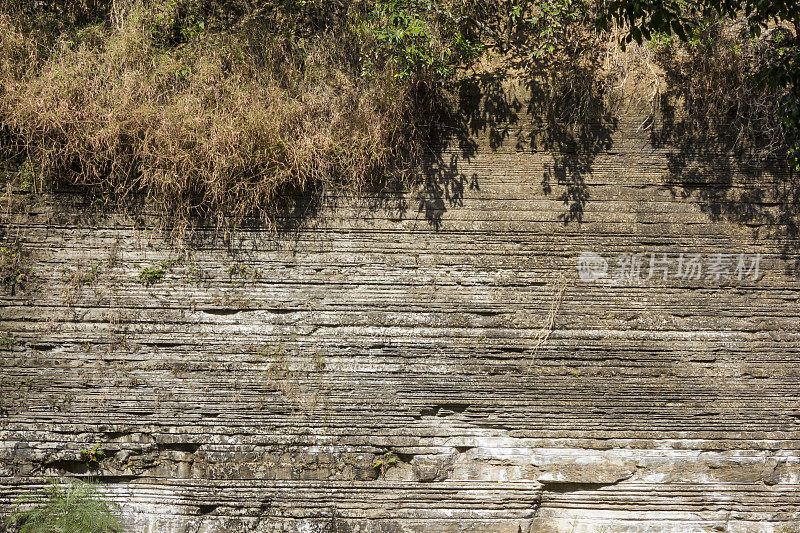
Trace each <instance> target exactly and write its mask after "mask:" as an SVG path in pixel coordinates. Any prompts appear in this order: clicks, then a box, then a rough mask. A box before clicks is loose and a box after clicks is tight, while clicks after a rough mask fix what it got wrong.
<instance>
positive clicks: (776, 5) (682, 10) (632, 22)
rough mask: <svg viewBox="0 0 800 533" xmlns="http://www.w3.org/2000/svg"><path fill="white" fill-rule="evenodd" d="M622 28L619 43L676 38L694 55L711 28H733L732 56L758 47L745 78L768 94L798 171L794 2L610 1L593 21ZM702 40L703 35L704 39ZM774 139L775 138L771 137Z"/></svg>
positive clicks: (798, 22)
mask: <svg viewBox="0 0 800 533" xmlns="http://www.w3.org/2000/svg"><path fill="white" fill-rule="evenodd" d="M612 23H616V24H618V25H620V26H621V27H623V28H626V33H624V36H623V39H622V41H621V44H622V45H623V47H624V45H625V43H630V42H632V41H636V42H637V43H640V44H641V43H642V41H643V40H649V39H651V38H652V39H653V40H654V43H655V44H654V46H655V47H656V48H661V49H663V48H666V47H668V46H669V45H670V44H671V37H672V36H675V37H677V38H678V39H680V41H682V42H684V43H686V44H687V45H688V46H689V47H690V48H691V49H692V50H693V51H694V53H695V54H702V53H703V49H704V48H713V47H715V46H717V45H718V43H717V42H716V41H715V40H714V38H713V37H712V35H713V31H712V30H713V28H714V27H715V26H719V25H721V24H723V23H728V24H731V25H733V24H738V25H740V26H741V32H740V35H739V38H738V42H736V43H735V44H734V45H733V46H732V51H733V52H734V54H735V55H736V56H741V55H742V53H743V51H744V50H745V49H746V48H750V49H751V51H752V49H754V48H756V47H757V46H754V45H761V46H760V49H759V50H758V51H757V53H756V54H754V56H757V61H758V65H757V66H756V67H755V68H751V69H748V70H749V71H748V72H746V74H747V75H748V76H749V77H750V78H751V79H754V80H757V81H758V82H759V83H760V84H761V85H762V86H763V87H765V88H766V89H767V91H772V92H773V93H774V94H775V95H776V98H777V101H778V106H777V111H776V113H775V115H773V116H777V117H780V120H779V122H780V125H781V128H780V129H781V132H780V139H777V141H778V142H780V143H781V144H782V145H783V149H784V151H785V154H786V155H787V156H788V159H789V162H790V167H791V168H792V170H794V171H795V172H800V2H797V1H796V0H612V1H611V2H609V3H608V4H607V5H606V7H605V9H604V11H603V12H602V13H601V15H600V16H599V17H598V19H597V25H598V27H600V28H608V27H609V26H610V24H612ZM792 30H793V33H794V35H793V36H792V35H791V33H792ZM704 36H705V37H704ZM771 137H772V140H773V141H775V140H776V138H777V136H776V135H771Z"/></svg>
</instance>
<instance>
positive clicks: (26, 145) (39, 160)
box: [0, 6, 425, 227]
mask: <svg viewBox="0 0 800 533" xmlns="http://www.w3.org/2000/svg"><path fill="white" fill-rule="evenodd" d="M154 17H161V18H163V15H159V14H158V11H157V10H153V9H147V10H145V9H143V8H142V7H141V6H138V7H137V6H133V7H131V8H129V9H128V10H126V11H125V12H122V13H119V12H118V13H116V14H115V16H114V20H115V23H114V24H113V25H112V24H108V23H104V24H99V25H93V26H86V27H84V28H83V29H82V30H81V32H80V33H79V34H77V35H76V34H71V35H70V37H69V38H63V37H62V38H61V39H60V40H59V41H57V42H55V43H53V44H52V45H51V47H50V48H47V50H48V54H49V55H48V56H47V57H41V56H40V55H39V54H40V50H41V49H42V46H41V43H37V42H36V35H35V34H27V35H26V34H23V32H22V31H21V29H20V24H19V23H18V21H15V20H13V19H12V18H10V17H9V16H7V15H6V16H3V17H2V18H0V61H1V63H0V76H2V79H0V85H2V87H4V89H3V92H2V94H0V120H2V126H3V127H4V128H5V130H6V131H7V132H10V134H11V136H12V137H13V138H14V140H15V144H16V146H17V147H20V148H21V149H22V150H24V158H25V161H24V163H23V165H24V166H27V167H29V168H30V169H32V171H33V173H34V174H36V175H37V176H38V177H39V178H40V179H42V178H43V179H45V180H46V181H47V182H50V183H53V182H62V183H67V184H72V185H81V186H87V185H88V186H92V187H95V188H96V189H98V190H100V191H102V192H104V193H106V194H108V193H110V195H111V196H112V197H116V198H117V199H119V198H121V197H126V196H128V195H131V194H134V193H140V192H146V193H147V194H148V195H149V197H150V198H151V199H152V200H153V202H152V203H153V205H155V206H157V207H158V209H159V210H160V211H161V214H162V215H164V220H165V222H166V223H169V224H175V223H177V224H178V226H179V227H180V226H181V225H185V224H186V223H187V222H189V221H190V220H191V219H192V218H193V217H197V216H200V217H213V218H214V219H216V221H217V222H218V223H219V224H230V223H238V222H240V221H241V220H243V219H244V218H245V217H248V216H254V215H256V216H260V217H262V218H264V219H267V220H269V219H270V218H271V216H272V215H273V214H274V208H275V205H276V202H277V201H278V200H279V198H280V196H281V195H283V194H287V193H292V192H296V191H308V190H310V189H313V190H319V189H320V188H324V187H326V186H327V185H329V184H331V183H335V184H337V185H339V186H346V187H350V188H358V187H359V186H361V185H362V184H364V183H365V182H366V181H367V180H369V179H371V178H373V177H374V176H376V175H379V174H382V173H386V172H391V171H393V170H396V169H397V168H399V167H398V166H397V165H396V163H397V161H398V160H399V159H401V158H404V157H408V156H409V154H410V152H411V149H412V148H413V146H414V144H413V140H414V139H415V138H416V131H415V128H414V126H415V124H416V123H417V122H418V121H417V120H415V119H414V117H412V116H411V115H413V114H414V113H416V112H417V111H416V110H417V99H416V98H414V95H413V94H412V93H413V92H414V91H417V90H420V88H421V87H422V86H424V83H425V82H424V81H423V80H421V79H418V80H413V81H410V82H409V81H406V82H403V83H400V82H398V80H396V78H394V77H393V76H392V73H391V72H388V71H387V72H378V73H377V74H376V75H373V76H372V77H370V79H368V80H367V79H364V78H363V77H362V76H361V73H360V72H358V71H356V70H355V69H354V68H351V67H349V65H352V64H354V63H355V62H353V61H352V60H351V59H352V58H351V57H348V56H349V55H352V54H353V53H358V51H357V50H353V49H352V48H353V47H352V46H350V45H349V44H348V42H347V39H348V36H347V35H346V34H340V35H336V34H327V35H325V36H324V38H319V37H318V38H313V37H312V38H309V39H305V40H302V41H301V42H295V43H292V42H289V41H287V40H284V39H281V38H279V37H276V36H275V35H274V34H271V33H269V32H267V31H260V29H259V28H258V27H253V26H251V27H247V28H243V27H239V28H237V29H235V30H234V31H225V32H214V31H202V32H198V35H193V36H191V37H190V38H189V39H187V40H186V42H183V43H181V44H179V45H177V46H163V43H162V42H159V38H158V32H157V31H154V30H153V28H154V26H155V25H156V23H157V22H158V20H156V21H154V20H153V18H154ZM37 45H38V46H37Z"/></svg>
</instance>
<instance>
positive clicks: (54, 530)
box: [6, 479, 121, 533]
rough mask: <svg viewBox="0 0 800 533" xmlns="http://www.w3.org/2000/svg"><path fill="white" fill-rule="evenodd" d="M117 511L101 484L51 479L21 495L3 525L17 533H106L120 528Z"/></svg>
mask: <svg viewBox="0 0 800 533" xmlns="http://www.w3.org/2000/svg"><path fill="white" fill-rule="evenodd" d="M117 511H118V507H117V505H116V504H114V503H113V502H110V501H108V500H107V499H106V498H105V497H104V496H103V494H102V492H101V490H100V485H98V484H95V483H87V482H82V481H69V482H66V483H60V482H59V481H57V480H55V479H53V480H51V481H50V484H49V485H48V486H46V487H44V489H42V490H41V491H39V492H37V493H35V494H32V495H30V496H27V497H23V498H20V499H19V500H18V501H17V504H16V510H15V511H14V512H13V513H11V515H10V516H9V518H8V519H7V521H6V525H7V526H8V527H15V528H16V531H17V532H18V533H107V532H111V531H120V529H121V524H120V521H119V519H118V518H117V517H116V516H115V515H114V513H115V512H117Z"/></svg>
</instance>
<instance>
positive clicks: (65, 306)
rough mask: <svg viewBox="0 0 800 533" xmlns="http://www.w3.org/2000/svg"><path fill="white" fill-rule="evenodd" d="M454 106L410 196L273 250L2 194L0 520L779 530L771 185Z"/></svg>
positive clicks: (364, 199)
mask: <svg viewBox="0 0 800 533" xmlns="http://www.w3.org/2000/svg"><path fill="white" fill-rule="evenodd" d="M462 97H463V101H462V104H463V105H465V106H467V107H469V109H470V110H469V111H468V112H465V115H464V116H465V117H467V120H466V121H465V123H464V124H463V125H462V126H463V127H464V128H466V129H465V130H464V136H463V138H461V139H460V142H456V141H454V142H452V143H450V144H449V145H448V146H447V147H443V148H441V149H437V150H435V151H434V152H432V153H431V154H429V155H428V156H427V157H426V161H425V164H424V165H423V168H422V169H421V171H420V172H421V180H420V183H418V185H417V186H416V187H415V188H413V190H409V191H400V192H396V193H391V194H390V193H387V192H380V193H374V194H371V193H364V194H362V195H360V196H359V197H357V198H349V197H339V198H334V197H328V198H326V199H325V200H324V201H323V202H322V203H321V204H320V205H319V206H318V209H316V210H315V211H314V212H311V210H310V209H309V210H303V209H298V210H296V212H295V216H296V217H297V218H296V220H295V222H297V224H296V225H295V227H293V228H291V229H286V228H287V226H289V224H285V225H284V226H283V229H281V230H280V231H278V232H275V231H271V230H269V229H266V228H260V227H257V226H254V227H251V228H243V229H241V230H238V231H236V232H234V233H230V234H227V235H226V234H221V233H217V232H215V231H214V229H213V228H206V229H204V228H203V227H200V228H199V229H198V230H197V231H196V232H195V234H194V235H193V236H192V237H191V238H189V239H187V240H184V241H181V242H175V241H168V240H166V239H165V238H163V234H162V233H161V232H159V231H155V230H153V229H152V228H153V227H154V226H155V225H156V223H157V220H155V219H154V217H153V216H152V215H150V214H148V212H147V208H146V207H145V208H144V209H143V210H142V211H140V212H138V211H137V212H136V213H135V214H130V213H128V214H122V213H117V214H113V213H112V214H109V213H104V214H99V213H95V212H94V210H93V208H92V205H91V203H90V201H89V200H87V199H86V198H85V197H83V196H80V195H74V194H68V193H59V194H52V195H48V196H34V195H28V194H24V193H22V192H19V191H17V192H13V191H10V192H9V193H8V194H7V195H6V197H5V199H4V200H5V205H4V211H5V214H4V216H5V222H6V225H5V240H6V244H4V246H6V251H4V258H5V259H4V260H5V261H6V262H7V265H6V267H7V271H8V272H10V273H11V274H13V275H9V276H6V283H5V286H4V287H3V293H2V300H0V302H1V303H0V305H2V316H0V331H2V346H0V350H2V359H0V364H1V365H2V366H1V367H0V372H1V375H0V380H1V381H0V388H1V394H2V396H1V397H2V407H1V408H0V409H1V411H0V512H7V511H8V510H9V508H10V506H11V504H12V502H13V501H14V499H15V498H16V497H17V496H18V495H20V494H21V493H24V492H26V491H29V490H33V489H35V488H36V487H39V486H41V485H42V484H43V476H46V475H53V476H68V475H75V476H85V477H88V476H91V477H96V478H98V479H99V480H101V481H103V482H105V483H106V490H107V492H108V493H109V495H110V496H111V497H112V498H113V499H114V500H116V501H117V502H119V503H120V505H121V508H122V512H123V515H124V521H125V524H126V531H131V532H154V533H155V532H224V531H233V532H237V531H242V532H244V531H257V532H279V531H280V532H289V531H292V532H294V531H297V532H300V531H303V532H320V533H321V532H339V533H343V532H352V533H356V532H359V533H361V532H365V533H366V532H371V533H373V532H374V533H377V532H393V533H394V532H398V533H399V532H417V531H431V532H442V533H449V532H452V533H454V532H476V533H478V532H508V533H518V532H539V531H542V532H571V531H574V532H588V531H593V532H599V531H605V532H618V531H619V532H623V531H625V532H638V531H681V532H683V531H735V532H744V531H780V530H781V529H782V528H783V530H785V531H790V530H792V529H791V528H793V527H795V526H796V525H800V491H798V483H800V453H799V452H798V449H799V448H800V432H798V429H800V388H798V384H800V379H799V378H800V366H798V360H799V359H800V334H798V326H799V325H800V309H798V297H800V283H798V276H797V270H796V266H797V265H796V264H795V260H796V248H797V243H798V241H797V237H796V232H795V225H794V220H795V218H794V209H795V207H794V202H793V200H794V198H795V192H794V190H793V189H792V187H791V186H790V185H788V181H787V177H786V176H785V175H782V174H781V173H780V172H778V170H776V168H769V167H765V168H759V169H758V172H755V171H752V169H751V170H750V171H747V172H746V171H745V170H747V169H745V168H744V167H743V166H742V165H740V161H739V160H738V159H737V158H736V157H734V156H732V155H730V154H728V153H725V152H724V151H722V150H718V149H716V148H714V147H708V146H703V147H698V146H683V147H675V146H669V145H665V144H663V143H660V142H658V140H657V138H656V136H655V135H654V134H653V130H654V128H655V126H653V125H652V124H649V125H648V124H643V116H642V115H641V114H640V113H638V112H635V111H631V112H630V113H628V114H625V113H623V114H622V115H621V116H619V117H617V118H616V119H613V120H612V119H601V120H598V121H597V122H596V123H594V124H592V126H591V127H589V128H583V129H581V130H580V131H577V132H576V131H571V132H570V131H566V130H565V131H564V132H563V135H562V136H556V137H554V136H551V135H549V134H544V133H543V131H544V130H545V128H544V126H543V124H542V123H541V122H539V121H537V120H535V119H534V118H532V117H530V116H528V115H527V114H526V113H525V109H526V102H525V96H524V93H521V92H519V93H515V92H514V91H511V92H506V93H503V94H502V95H501V96H495V98H498V99H499V100H500V102H499V103H498V102H495V101H491V100H490V99H489V98H488V97H486V98H483V97H482V96H481V92H480V91H477V90H474V91H472V92H470V91H465V92H464V94H463V95H462ZM500 104H501V105H500ZM470 106H471V107H470ZM15 253H18V254H19V255H18V260H14V261H12V260H11V256H12V255H13V254H15Z"/></svg>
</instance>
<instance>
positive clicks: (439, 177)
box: [417, 67, 617, 230]
mask: <svg viewBox="0 0 800 533" xmlns="http://www.w3.org/2000/svg"><path fill="white" fill-rule="evenodd" d="M509 79H514V77H513V75H511V74H509V73H508V72H507V71H506V70H505V69H499V70H497V71H495V72H492V73H491V74H484V75H476V76H474V77H472V78H470V79H467V80H465V81H462V82H461V83H460V85H459V87H458V106H457V111H456V112H455V113H453V114H452V115H451V116H450V117H449V120H448V121H447V122H446V126H443V127H441V128H440V129H439V130H438V131H436V135H437V137H435V138H438V139H439V141H438V144H436V145H434V146H433V149H431V150H428V151H427V152H426V154H425V157H424V158H423V162H422V165H421V169H420V170H421V175H422V180H421V181H422V185H423V186H422V187H421V188H420V190H419V192H418V194H417V200H418V202H419V211H420V212H423V213H424V214H425V217H426V219H427V220H428V222H429V224H430V225H431V226H433V227H434V228H435V229H437V230H438V229H440V228H441V225H442V218H443V215H444V213H445V212H446V211H447V209H448V208H449V207H460V206H463V203H464V191H465V188H467V187H468V188H469V189H471V190H480V184H479V181H478V176H477V174H475V173H473V174H471V175H469V176H468V175H466V174H465V173H464V172H463V171H462V170H461V169H460V168H459V164H460V163H461V162H462V161H467V162H468V161H470V160H471V159H472V158H474V157H475V155H476V154H477V152H478V149H479V145H478V143H477V142H476V139H478V138H480V139H484V140H485V142H486V145H488V147H489V149H490V150H492V151H497V150H500V149H501V148H502V147H503V146H504V145H506V144H507V143H512V142H513V143H514V149H515V150H516V151H517V152H537V151H547V152H550V153H551V155H552V157H553V161H552V162H551V163H549V164H547V165H546V168H545V172H544V174H543V176H542V180H541V185H542V191H543V192H544V194H545V195H551V194H554V190H553V189H554V188H555V187H559V188H563V191H562V192H560V193H559V194H558V195H557V196H556V198H557V199H558V200H559V201H561V202H562V203H563V205H564V212H563V213H561V214H560V215H559V220H561V222H562V223H563V224H564V225H568V224H569V223H571V222H577V223H580V222H581V221H582V220H583V213H584V208H585V206H586V203H587V202H588V200H589V188H588V185H587V183H586V176H587V175H588V174H590V173H591V172H592V168H593V165H594V162H595V159H596V158H597V156H598V155H599V154H600V153H603V152H606V151H608V150H609V149H610V148H611V146H612V144H613V140H612V135H613V133H614V131H615V130H616V128H617V121H616V119H615V118H614V117H613V115H612V111H611V108H610V106H609V102H608V98H607V95H606V93H605V91H604V90H603V88H601V87H599V83H598V80H599V79H600V74H599V70H597V69H593V68H592V67H585V68H583V69H575V68H570V70H569V71H567V70H563V71H555V72H552V73H551V74H550V75H549V76H548V77H544V76H529V77H527V78H524V79H522V80H520V81H521V84H522V86H521V87H522V88H521V90H517V91H515V90H513V89H512V88H510V87H509V86H508V83H504V81H506V82H507V80H509ZM566 79H569V80H570V82H569V83H565V80H566ZM576 80H579V81H576ZM520 93H521V94H520ZM529 125H530V126H532V128H528V126H529ZM526 130H529V131H526Z"/></svg>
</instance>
